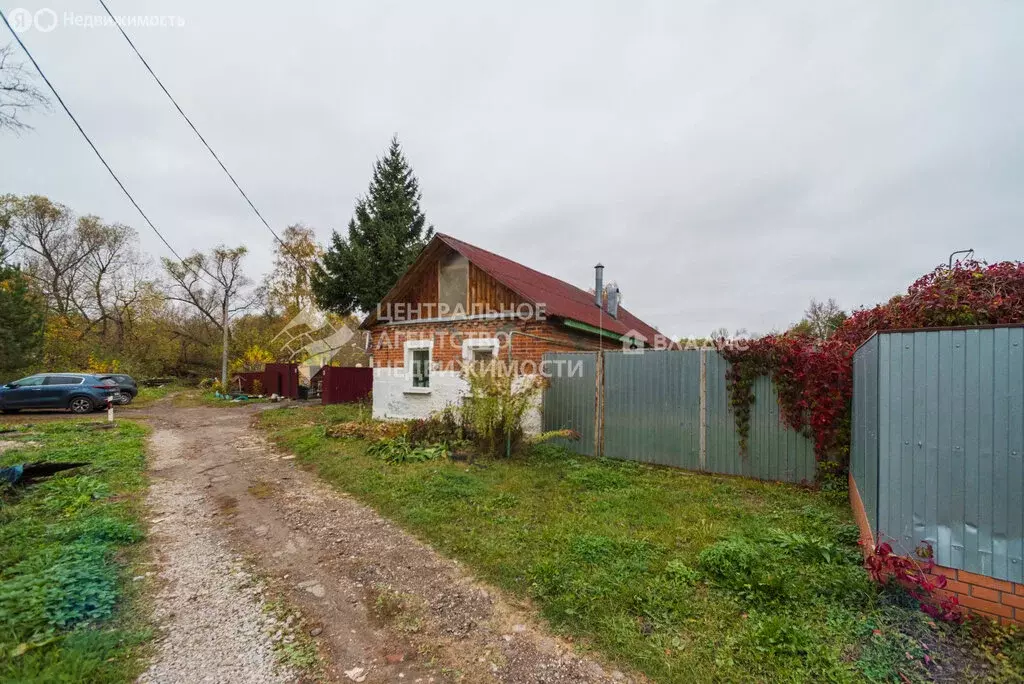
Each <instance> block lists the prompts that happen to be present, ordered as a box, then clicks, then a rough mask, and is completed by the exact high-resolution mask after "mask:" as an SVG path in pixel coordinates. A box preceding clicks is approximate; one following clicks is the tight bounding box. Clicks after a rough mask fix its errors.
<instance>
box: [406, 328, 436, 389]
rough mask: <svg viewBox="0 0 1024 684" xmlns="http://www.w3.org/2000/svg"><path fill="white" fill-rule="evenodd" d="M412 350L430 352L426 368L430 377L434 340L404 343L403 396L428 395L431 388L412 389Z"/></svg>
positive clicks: (432, 364) (432, 365)
mask: <svg viewBox="0 0 1024 684" xmlns="http://www.w3.org/2000/svg"><path fill="white" fill-rule="evenodd" d="M414 349H426V350H427V351H428V352H430V354H429V356H428V361H427V368H428V369H429V372H430V374H431V375H433V370H434V340H408V341H406V343H405V379H406V388H405V389H404V390H403V392H404V393H405V394H430V391H431V389H432V388H431V387H413V384H412V383H413V377H412V352H413V350H414Z"/></svg>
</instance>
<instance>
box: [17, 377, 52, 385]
mask: <svg viewBox="0 0 1024 684" xmlns="http://www.w3.org/2000/svg"><path fill="white" fill-rule="evenodd" d="M44 379H45V376H42V375H33V376H30V377H27V378H22V379H21V380H18V381H16V382H15V383H14V384H15V385H17V386H18V387H36V386H37V385H42V384H43V380H44Z"/></svg>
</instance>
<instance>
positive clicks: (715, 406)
mask: <svg viewBox="0 0 1024 684" xmlns="http://www.w3.org/2000/svg"><path fill="white" fill-rule="evenodd" d="M705 363H706V364H707V370H706V382H707V387H706V390H705V397H706V398H705V401H706V404H707V408H706V411H707V468H708V470H711V471H713V472H716V473H723V474H725V475H747V474H748V472H746V471H747V470H748V469H746V468H744V462H743V461H744V459H743V456H742V455H741V454H740V436H739V433H738V432H737V431H736V420H735V419H734V418H733V414H732V408H731V407H730V405H729V386H728V383H727V381H726V377H725V374H726V373H727V372H728V370H729V362H728V361H726V360H725V358H724V357H723V356H722V355H721V354H719V353H717V352H712V351H707V352H705Z"/></svg>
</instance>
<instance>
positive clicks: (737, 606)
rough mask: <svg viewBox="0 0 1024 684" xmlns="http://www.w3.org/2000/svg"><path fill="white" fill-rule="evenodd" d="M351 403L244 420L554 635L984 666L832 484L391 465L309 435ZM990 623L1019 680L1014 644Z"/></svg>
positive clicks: (607, 468)
mask: <svg viewBox="0 0 1024 684" xmlns="http://www.w3.org/2000/svg"><path fill="white" fill-rule="evenodd" d="M357 410H358V409H357V408H354V407H347V406H329V407H325V408H311V409H292V410H287V411H268V412H265V413H263V414H261V423H262V425H263V426H264V427H265V428H266V429H267V430H268V431H269V432H270V433H271V434H272V436H273V437H274V439H275V440H276V441H277V442H278V443H279V444H281V445H282V446H285V447H287V448H289V449H291V450H292V451H293V452H294V453H296V454H297V456H298V459H299V461H300V462H301V463H305V464H309V465H312V466H315V468H316V470H317V472H318V473H319V474H320V476H321V477H323V478H324V479H326V480H327V481H329V482H330V483H332V484H333V485H335V486H336V487H338V488H340V489H342V490H345V491H347V492H350V493H352V494H354V495H355V496H357V497H358V498H360V499H361V500H363V501H365V502H367V503H369V504H370V505H372V506H374V507H375V508H376V509H377V510H379V511H380V512H381V513H383V514H384V515H386V516H388V517H390V518H392V519H394V520H396V521H398V522H399V523H400V524H401V525H403V526H404V527H405V528H406V529H408V530H410V531H411V532H413V533H415V534H416V535H418V536H419V537H421V538H422V539H425V540H427V541H429V542H430V543H431V544H433V545H434V546H435V547H437V548H439V549H441V550H442V551H444V552H445V553H446V554H448V555H450V556H452V557H454V558H458V559H460V560H461V561H464V562H465V563H467V564H468V565H469V566H470V567H472V568H473V569H474V571H475V572H476V573H477V574H478V575H480V576H481V577H483V578H484V579H486V580H488V581H490V582H493V583H495V584H497V585H500V586H501V587H503V588H504V589H506V590H507V591H509V592H511V593H512V594H514V595H516V596H519V597H523V598H529V599H532V600H533V601H534V602H535V604H536V605H537V606H538V608H539V609H540V611H541V612H542V613H543V615H544V617H546V618H547V620H548V621H549V623H550V625H551V627H552V628H553V629H554V630H555V631H556V632H559V633H562V634H564V635H571V636H573V637H574V638H576V639H578V640H580V641H581V642H582V643H583V644H584V645H585V646H588V647H590V648H593V649H595V650H596V651H598V652H600V653H601V654H603V655H604V656H606V657H608V658H610V659H611V660H613V661H616V662H619V663H623V664H628V665H630V666H632V667H634V668H636V669H637V670H640V671H642V672H644V673H646V674H647V675H649V676H650V677H651V678H653V679H655V680H656V681H663V682H690V681H730V682H731V681H770V682H787V681H793V682H803V681H838V682H842V681H865V680H868V681H900V680H901V678H905V679H906V680H910V681H915V680H922V679H926V678H927V677H928V676H929V672H932V673H933V674H934V671H935V667H936V665H935V664H931V665H929V664H926V662H925V661H926V656H927V658H928V659H929V660H931V661H932V663H938V664H939V665H942V666H944V667H947V668H950V667H952V668H956V672H957V679H958V680H963V681H968V680H970V679H972V678H973V677H983V676H988V675H990V674H991V671H990V670H986V669H984V667H983V665H982V663H983V661H984V660H985V658H986V657H987V656H990V655H992V654H991V653H986V652H985V648H984V647H983V646H982V645H981V644H979V643H975V642H974V641H971V636H970V634H969V631H970V630H967V629H957V628H955V627H952V626H949V625H944V624H935V623H933V622H931V621H930V620H929V619H928V618H927V616H926V615H924V614H923V613H921V612H920V611H918V610H917V609H916V606H915V605H913V604H912V602H909V601H907V600H906V599H905V597H902V596H901V595H900V594H899V593H897V592H882V593H880V592H879V591H878V590H877V589H876V587H875V586H874V585H872V584H871V583H870V582H869V580H868V577H867V574H866V573H865V572H864V570H863V569H862V568H861V566H860V559H859V555H858V553H859V552H858V550H857V548H856V547H855V545H854V544H855V541H856V538H857V533H856V528H855V527H854V525H853V523H852V520H851V515H850V512H849V507H848V504H847V502H846V497H845V493H834V492H833V493H828V492H815V491H809V490H806V489H801V488H798V487H794V486H790V485H785V484H778V483H766V482H756V481H750V480H742V479H737V478H725V477H716V476H710V475H702V474H696V473H688V472H685V471H681V470H675V469H668V468H658V467H650V466H644V465H640V464H636V463H631V462H623V461H615V460H609V459H590V458H585V457H579V456H574V455H572V454H569V453H567V452H565V451H562V450H559V449H557V448H550V447H548V448H536V449H534V450H533V451H532V452H531V454H529V455H527V456H522V457H518V458H516V459H513V460H512V461H493V460H487V461H484V462H482V463H480V464H478V465H473V466H467V465H466V464H465V463H452V462H448V461H431V462H426V463H406V464H400V465H393V464H388V463H386V462H384V461H382V460H380V459H375V458H373V457H372V456H370V455H368V454H367V453H366V447H367V444H366V443H365V442H362V441H359V440H356V439H334V438H329V437H325V435H324V428H325V426H326V425H327V424H329V423H331V422H335V421H340V420H351V419H358V418H360V416H359V415H357V414H356V411H357ZM362 416H365V412H363V413H362ZM1000 634H1001V635H1003V636H1001V637H1000V638H1004V637H1005V638H1008V639H1009V640H1008V642H1007V643H1004V644H1002V645H998V644H997V645H996V647H997V650H998V651H999V657H1001V658H1002V664H1003V666H1005V668H1006V671H1007V672H1009V673H1010V674H1011V675H1013V676H1019V675H1020V673H1022V672H1024V655H1022V654H1024V648H1022V647H1021V642H1020V640H1019V639H1018V638H1016V637H1013V638H1009V637H1006V635H1005V634H1003V633H1002V632H1000ZM995 643H996V642H995V641H992V642H991V643H990V644H989V648H990V650H991V648H992V644H995ZM947 645H952V646H950V647H949V648H947V647H946V646H947ZM926 647H927V648H926ZM954 647H955V648H954ZM965 654H966V655H965Z"/></svg>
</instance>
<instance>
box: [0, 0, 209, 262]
mask: <svg viewBox="0 0 1024 684" xmlns="http://www.w3.org/2000/svg"><path fill="white" fill-rule="evenodd" d="M0 19H2V20H3V22H4V25H5V26H6V27H7V30H8V31H10V32H11V35H12V36H14V40H16V41H17V42H18V45H20V46H21V49H22V50H24V52H25V54H26V55H27V56H28V58H29V61H31V62H32V66H34V67H35V68H36V71H38V72H39V75H40V76H42V78H43V81H45V82H46V85H47V86H49V88H50V92H52V93H53V96H54V97H55V98H57V102H59V103H60V106H61V107H62V108H63V109H64V112H65V113H66V114H67V115H68V118H70V119H71V121H72V122H73V123H74V124H75V128H77V129H78V132H79V133H81V134H82V137H83V138H85V141H86V142H87V143H89V147H91V148H92V151H93V152H95V153H96V156H97V157H98V158H99V160H100V162H102V164H103V166H104V168H106V169H107V172H108V173H109V174H110V177H111V178H113V179H114V182H116V183H117V185H118V187H119V188H121V191H122V192H123V193H124V194H125V196H126V197H127V198H128V201H129V202H131V203H132V206H134V207H135V208H136V209H137V210H138V212H139V215H141V216H142V218H143V220H144V221H145V222H146V225H148V226H149V227H150V228H152V229H153V232H154V233H156V235H157V237H158V238H160V241H161V242H163V243H164V245H165V246H166V247H167V249H169V250H171V254H173V255H174V256H175V257H177V259H178V261H180V262H181V263H182V265H185V260H184V259H182V258H181V255H180V254H178V253H177V252H176V251H175V250H174V247H171V243H169V242H168V241H167V239H166V238H165V237H164V236H163V234H162V233H161V232H160V231H159V230H158V229H157V227H156V226H155V225H153V222H152V221H150V220H149V217H148V216H146V212H144V211H143V210H142V207H140V206H139V203H138V202H136V201H135V198H134V197H132V194H131V193H130V192H128V188H126V187H125V186H124V183H122V182H121V179H120V178H118V177H117V174H116V173H114V169H112V168H110V164H108V163H107V160H106V159H104V158H103V155H102V154H100V151H99V149H97V147H96V145H95V144H94V143H93V141H92V138H90V137H89V135H88V134H87V133H86V132H85V129H84V128H82V124H80V123H78V119H76V118H75V115H74V114H72V113H71V110H70V109H69V108H68V106H67V104H66V103H65V102H64V98H62V97H61V96H60V93H58V92H57V89H56V88H55V87H54V86H53V83H51V82H50V79H49V78H47V76H46V73H45V72H44V71H43V68H42V67H41V66H39V62H37V61H36V58H35V57H33V56H32V53H31V52H29V49H28V47H26V45H25V43H24V42H22V40H21V36H19V35H18V33H17V32H16V31H15V30H14V29H13V28H11V24H10V22H8V21H7V16H6V15H5V14H4V11H3V10H2V9H0ZM186 268H188V267H187V266H186ZM203 270H204V271H205V270H206V269H205V268H204V269H203ZM196 275H199V274H198V273H197V274H196ZM207 275H209V276H210V277H211V278H213V279H214V280H216V277H215V276H213V275H212V274H210V273H209V272H207ZM200 277H201V276H200Z"/></svg>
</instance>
